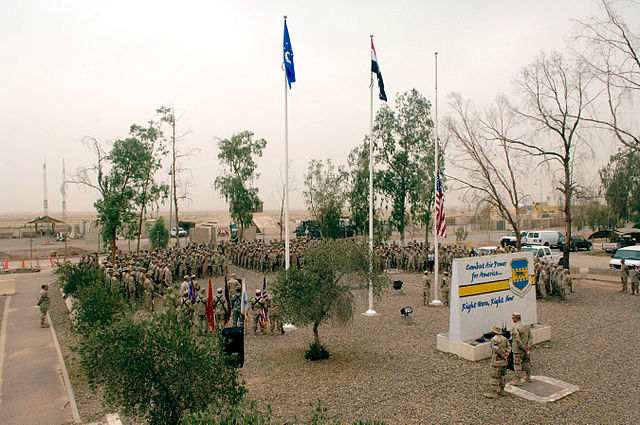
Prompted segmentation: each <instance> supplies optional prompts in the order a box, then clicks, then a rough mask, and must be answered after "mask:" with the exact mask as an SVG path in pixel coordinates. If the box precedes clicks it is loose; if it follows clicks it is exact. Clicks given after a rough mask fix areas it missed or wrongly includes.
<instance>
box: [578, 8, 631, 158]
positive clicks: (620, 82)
mask: <svg viewBox="0 0 640 425" xmlns="http://www.w3.org/2000/svg"><path fill="white" fill-rule="evenodd" d="M601 2H602V7H603V9H604V12H605V17H604V18H591V19H589V20H586V21H576V23H577V25H576V35H575V36H574V44H573V49H574V51H575V52H576V53H577V55H578V56H579V58H580V59H581V60H582V61H583V62H584V63H585V64H587V66H588V67H589V68H590V69H591V70H592V72H593V73H594V74H595V75H596V77H597V79H598V80H599V81H600V82H601V84H602V85H603V86H604V92H605V93H606V100H607V102H606V103H607V110H608V114H607V115H608V116H606V117H591V118H587V120H588V121H590V122H592V123H594V124H596V126H598V127H600V128H603V129H605V130H607V131H610V132H612V133H613V134H614V135H615V137H616V138H617V139H618V141H620V142H621V143H623V144H624V145H625V146H627V147H629V148H632V149H635V150H637V151H640V126H638V121H637V119H636V117H637V115H634V114H630V112H632V108H633V102H634V100H635V101H636V102H637V101H638V100H640V56H639V55H640V35H639V34H638V33H634V32H633V31H631V30H630V29H629V27H628V26H627V25H626V23H625V21H624V19H623V18H622V17H621V16H620V15H619V14H618V13H617V11H616V8H614V5H616V4H621V3H626V4H628V5H629V6H631V8H632V9H633V10H635V11H636V13H638V12H640V9H639V8H638V6H640V2H637V1H625V2H619V1H612V0H601ZM625 116H627V117H631V118H630V119H629V118H625Z"/></svg>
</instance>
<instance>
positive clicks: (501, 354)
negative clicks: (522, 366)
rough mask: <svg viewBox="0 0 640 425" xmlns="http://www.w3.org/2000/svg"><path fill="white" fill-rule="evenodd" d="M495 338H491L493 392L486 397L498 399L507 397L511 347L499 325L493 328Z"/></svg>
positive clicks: (485, 394)
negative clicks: (505, 382) (506, 376)
mask: <svg viewBox="0 0 640 425" xmlns="http://www.w3.org/2000/svg"><path fill="white" fill-rule="evenodd" d="M491 332H493V334H494V335H493V338H491V370H490V372H489V378H490V379H489V383H490V386H491V392H488V393H484V396H485V397H488V398H498V396H501V395H506V393H505V392H504V381H505V378H504V377H505V373H506V371H507V365H508V361H507V359H508V358H509V352H510V351H511V347H510V346H509V341H508V340H507V338H505V337H504V335H502V328H500V326H498V325H493V326H492V327H491Z"/></svg>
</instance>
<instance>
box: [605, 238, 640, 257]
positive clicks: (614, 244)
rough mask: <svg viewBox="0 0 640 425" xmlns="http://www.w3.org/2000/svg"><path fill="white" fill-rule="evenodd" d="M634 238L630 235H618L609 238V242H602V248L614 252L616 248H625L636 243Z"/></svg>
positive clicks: (610, 252)
mask: <svg viewBox="0 0 640 425" xmlns="http://www.w3.org/2000/svg"><path fill="white" fill-rule="evenodd" d="M636 242H637V241H636V240H635V239H634V238H633V237H630V236H620V237H618V238H613V239H611V242H605V243H603V244H602V250H603V251H605V252H608V253H609V254H615V253H616V251H617V250H619V249H620V248H625V247H627V246H634V245H635V244H636Z"/></svg>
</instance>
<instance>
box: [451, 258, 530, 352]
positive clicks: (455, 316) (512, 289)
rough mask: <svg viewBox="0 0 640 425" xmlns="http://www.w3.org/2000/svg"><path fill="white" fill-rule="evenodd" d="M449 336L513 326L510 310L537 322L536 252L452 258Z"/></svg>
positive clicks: (463, 337)
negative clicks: (534, 259)
mask: <svg viewBox="0 0 640 425" xmlns="http://www.w3.org/2000/svg"><path fill="white" fill-rule="evenodd" d="M452 271H453V273H452V276H451V302H450V311H449V338H450V339H451V340H453V341H468V340H471V339H475V338H479V337H480V336H482V334H484V333H487V332H491V326H492V325H493V324H497V325H500V326H501V325H502V324H505V323H506V324H507V327H508V328H511V326H512V321H511V314H512V313H513V312H519V313H520V314H522V321H523V322H524V323H537V322H538V317H537V313H536V288H535V284H536V282H535V281H534V280H535V275H534V274H535V271H534V265H533V253H531V252H516V253H511V254H500V255H487V256H482V257H469V258H457V259H455V260H453V264H452Z"/></svg>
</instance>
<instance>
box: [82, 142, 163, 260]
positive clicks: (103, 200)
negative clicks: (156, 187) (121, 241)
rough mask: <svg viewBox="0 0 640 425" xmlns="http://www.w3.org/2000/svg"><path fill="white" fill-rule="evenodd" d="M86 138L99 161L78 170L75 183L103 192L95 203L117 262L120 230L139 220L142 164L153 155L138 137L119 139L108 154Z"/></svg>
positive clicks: (106, 242) (107, 241)
mask: <svg viewBox="0 0 640 425" xmlns="http://www.w3.org/2000/svg"><path fill="white" fill-rule="evenodd" d="M83 141H84V142H85V143H86V144H88V145H89V147H90V148H91V149H93V151H94V152H95V154H96V157H97V161H96V163H95V164H94V165H92V166H90V167H86V168H80V169H78V171H77V172H76V177H75V178H74V179H73V180H71V182H72V183H76V184H82V185H85V186H87V187H91V188H93V189H95V190H97V191H98V193H99V194H100V199H98V200H97V201H96V202H95V203H94V204H93V205H94V206H95V208H96V211H97V213H98V223H100V225H102V238H103V240H104V242H105V245H106V244H109V245H110V250H111V261H112V263H115V256H116V250H117V246H116V240H117V235H118V231H120V230H122V227H123V226H124V225H126V224H130V223H132V222H133V220H134V219H135V210H136V205H135V202H134V200H135V197H136V194H137V191H136V188H137V187H138V186H139V184H140V182H141V181H142V180H143V179H144V177H145V176H144V168H145V167H143V166H141V164H145V163H149V162H150V161H151V155H150V152H149V150H148V149H147V148H146V147H145V146H144V144H143V143H141V142H140V140H138V139H137V138H135V137H129V138H126V139H118V140H116V141H115V142H114V143H113V147H112V149H111V151H110V152H109V153H108V154H107V153H106V152H105V150H104V148H103V147H102V145H101V144H100V143H98V141H97V140H96V139H94V138H91V137H85V138H84V139H83Z"/></svg>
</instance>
